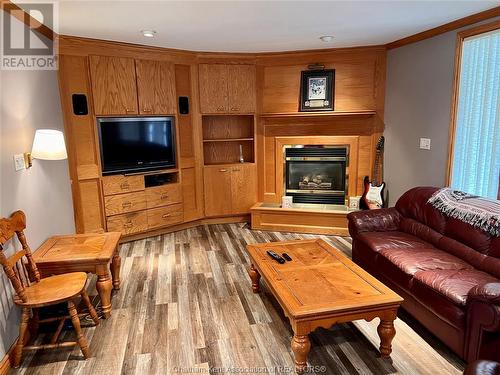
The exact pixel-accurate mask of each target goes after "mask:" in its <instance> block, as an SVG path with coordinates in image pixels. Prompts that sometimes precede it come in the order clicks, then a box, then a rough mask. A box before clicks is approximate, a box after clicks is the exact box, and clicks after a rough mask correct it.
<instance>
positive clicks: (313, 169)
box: [285, 147, 347, 204]
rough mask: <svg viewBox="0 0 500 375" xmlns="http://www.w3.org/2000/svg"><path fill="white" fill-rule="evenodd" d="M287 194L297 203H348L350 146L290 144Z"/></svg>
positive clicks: (287, 166)
mask: <svg viewBox="0 0 500 375" xmlns="http://www.w3.org/2000/svg"><path fill="white" fill-rule="evenodd" d="M285 155H286V161H285V163H286V186H285V189H286V195H290V196H292V197H293V201H294V202H295V203H321V204H345V197H346V190H347V189H346V185H347V183H346V163H347V149H346V148H345V147H343V148H321V147H304V148H288V149H286V152H285Z"/></svg>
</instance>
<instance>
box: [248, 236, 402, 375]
mask: <svg viewBox="0 0 500 375" xmlns="http://www.w3.org/2000/svg"><path fill="white" fill-rule="evenodd" d="M247 249H248V252H249V254H250V257H251V259H252V266H251V268H250V277H251V279H252V289H253V291H254V293H258V292H259V280H260V277H261V275H262V277H263V278H264V280H265V281H266V283H267V285H268V287H269V288H270V289H271V291H272V293H273V295H274V296H275V297H276V299H277V300H278V302H279V304H280V305H281V307H282V309H283V310H284V312H285V315H286V316H287V317H288V318H289V319H290V324H291V326H292V329H293V331H294V336H293V338H292V351H293V353H294V354H295V368H296V371H297V372H298V373H301V372H303V371H304V370H305V369H306V365H307V355H308V353H309V350H310V348H311V343H310V341H309V337H308V335H309V333H311V332H312V331H314V330H315V329H316V328H318V327H323V328H330V327H331V326H332V325H334V324H337V323H343V322H350V321H353V320H358V319H365V320H367V321H370V320H372V319H374V318H376V317H379V318H380V324H379V326H378V328H377V332H378V334H379V337H380V354H381V355H382V357H389V356H390V354H391V351H392V347H391V342H392V339H393V338H394V336H395V334H396V330H395V329H394V320H395V319H396V313H397V310H398V308H399V305H400V304H401V303H402V302H403V299H402V298H401V297H400V296H398V295H397V294H396V293H394V292H393V291H392V290H391V289H389V288H388V287H386V286H385V285H384V284H382V283H381V282H379V281H378V280H377V279H375V278H374V277H373V276H371V275H370V274H368V273H367V272H366V271H364V270H363V269H362V268H360V267H359V266H357V265H356V264H354V263H353V262H352V261H351V260H350V259H348V258H347V257H346V256H344V255H343V254H342V253H341V252H340V251H338V250H337V249H335V248H333V247H332V246H330V245H329V244H327V243H326V242H325V241H323V240H321V239H317V240H305V241H292V242H272V243H264V244H255V245H248V246H247ZM267 250H272V251H274V252H275V253H278V254H279V255H281V254H282V253H287V254H288V255H290V257H291V258H292V261H291V262H286V263H285V264H279V263H278V262H276V261H274V260H273V259H271V258H270V257H269V256H268V255H267V254H266V251H267Z"/></svg>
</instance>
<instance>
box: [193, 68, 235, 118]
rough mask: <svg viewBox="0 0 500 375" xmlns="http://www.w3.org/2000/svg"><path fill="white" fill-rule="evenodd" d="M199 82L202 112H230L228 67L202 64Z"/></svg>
mask: <svg viewBox="0 0 500 375" xmlns="http://www.w3.org/2000/svg"><path fill="white" fill-rule="evenodd" d="M199 82H200V107H201V112H202V113H221V112H222V113H224V112H228V110H229V105H228V97H227V65H223V64H200V65H199Z"/></svg>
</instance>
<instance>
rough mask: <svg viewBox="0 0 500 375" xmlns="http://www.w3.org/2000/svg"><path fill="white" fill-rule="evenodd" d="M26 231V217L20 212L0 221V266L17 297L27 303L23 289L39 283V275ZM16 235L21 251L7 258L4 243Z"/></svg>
mask: <svg viewBox="0 0 500 375" xmlns="http://www.w3.org/2000/svg"><path fill="white" fill-rule="evenodd" d="M24 229H26V215H25V214H24V212H22V211H16V212H14V213H13V214H12V215H10V218H8V219H6V218H3V219H0V264H1V265H2V267H3V269H4V271H5V273H6V274H7V277H8V278H9V280H10V282H11V283H12V286H13V287H14V290H15V292H16V294H17V297H18V298H19V299H21V301H23V302H27V298H26V294H25V292H24V291H25V288H27V287H29V286H30V285H31V284H32V283H37V282H39V281H40V273H39V272H38V268H37V266H36V263H35V262H34V261H33V256H32V254H31V249H30V247H29V246H28V243H27V241H26V236H25V235H24ZM14 235H17V238H18V239H19V242H20V243H21V246H22V250H20V251H17V252H16V253H15V254H14V255H12V256H10V257H9V258H7V257H6V256H5V251H4V246H5V243H6V242H8V241H10V240H11V239H12V238H13V237H14Z"/></svg>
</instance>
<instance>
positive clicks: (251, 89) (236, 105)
mask: <svg viewBox="0 0 500 375" xmlns="http://www.w3.org/2000/svg"><path fill="white" fill-rule="evenodd" d="M227 91H228V100H229V103H228V104H229V112H231V113H253V112H255V66H254V65H227Z"/></svg>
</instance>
